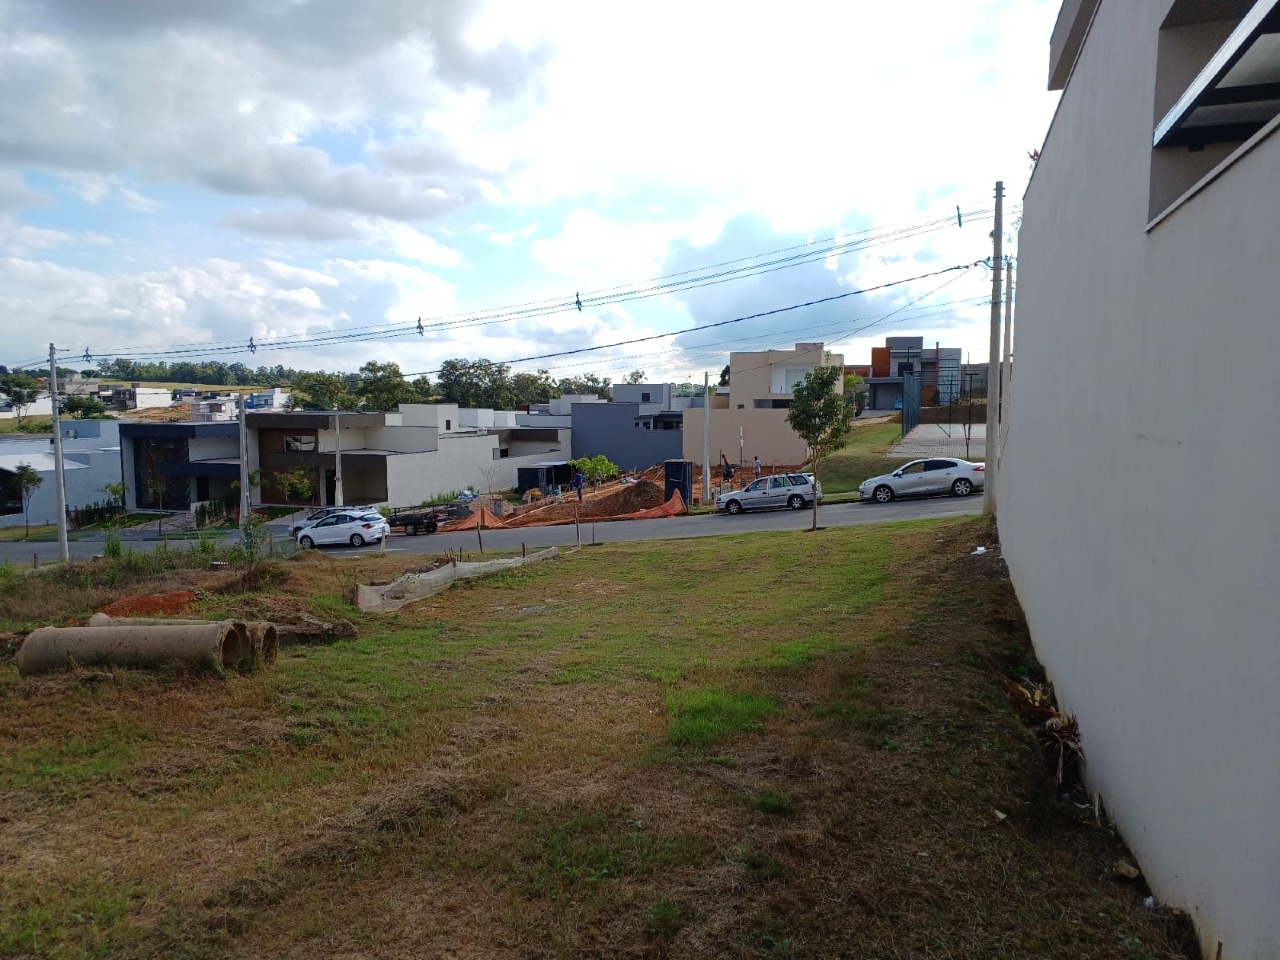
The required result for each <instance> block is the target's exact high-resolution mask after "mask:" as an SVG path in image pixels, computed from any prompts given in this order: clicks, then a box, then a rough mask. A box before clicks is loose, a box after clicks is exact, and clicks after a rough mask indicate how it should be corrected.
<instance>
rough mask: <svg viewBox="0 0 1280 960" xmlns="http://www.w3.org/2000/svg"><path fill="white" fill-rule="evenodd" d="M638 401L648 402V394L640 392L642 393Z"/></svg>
mask: <svg viewBox="0 0 1280 960" xmlns="http://www.w3.org/2000/svg"><path fill="white" fill-rule="evenodd" d="M640 402H641V403H649V402H650V401H649V394H647V393H642V394H640Z"/></svg>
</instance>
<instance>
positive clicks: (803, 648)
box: [748, 635, 845, 670]
mask: <svg viewBox="0 0 1280 960" xmlns="http://www.w3.org/2000/svg"><path fill="white" fill-rule="evenodd" d="M844 646H845V644H844V643H843V642H841V641H839V640H836V639H834V638H832V637H827V636H822V635H819V636H814V637H807V638H805V639H803V640H788V641H785V642H783V643H775V644H774V645H773V646H772V647H770V648H769V652H768V653H766V654H765V655H764V656H763V657H760V658H758V659H756V660H754V661H752V662H751V663H749V664H748V666H753V667H761V668H764V669H772V670H797V669H799V668H801V667H804V666H807V665H808V664H809V663H810V662H811V661H813V660H814V659H815V658H817V657H820V656H821V655H822V654H824V653H828V652H830V651H832V650H839V649H840V648H842V647H844Z"/></svg>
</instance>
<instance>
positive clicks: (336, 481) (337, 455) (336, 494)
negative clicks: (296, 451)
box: [333, 410, 484, 551]
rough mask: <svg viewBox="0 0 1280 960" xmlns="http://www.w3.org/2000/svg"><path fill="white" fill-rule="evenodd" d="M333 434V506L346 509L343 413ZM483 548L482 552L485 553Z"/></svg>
mask: <svg viewBox="0 0 1280 960" xmlns="http://www.w3.org/2000/svg"><path fill="white" fill-rule="evenodd" d="M333 432H334V433H335V434H336V435H337V438H338V439H337V441H336V446H335V447H334V451H335V452H334V455H333V505H334V506H335V507H345V506H346V504H345V503H343V502H342V411H341V410H335V411H334V412H333ZM483 549H484V548H483V547H482V548H481V550H482V551H483Z"/></svg>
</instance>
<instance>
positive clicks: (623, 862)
mask: <svg viewBox="0 0 1280 960" xmlns="http://www.w3.org/2000/svg"><path fill="white" fill-rule="evenodd" d="M524 816H525V819H526V824H525V826H526V827H527V828H528V831H529V832H528V834H527V835H526V836H527V840H526V842H525V844H524V845H523V847H522V849H521V850H520V851H519V853H518V854H517V856H516V858H515V860H514V862H513V863H512V864H511V874H512V876H514V877H515V878H516V879H517V881H518V883H519V885H520V886H521V888H523V890H524V891H525V892H526V893H529V894H531V895H533V896H538V897H545V898H548V899H552V900H561V899H566V900H575V899H577V898H580V897H582V896H590V892H591V888H593V887H597V886H599V885H601V884H604V883H606V882H607V881H611V880H640V879H644V878H647V877H651V876H654V875H656V874H658V873H661V872H662V871H664V870H668V869H671V868H673V867H677V866H681V865H683V864H689V863H696V862H698V861H700V860H702V859H703V858H704V857H706V856H708V855H709V854H710V853H711V852H712V849H713V848H712V846H711V845H710V843H709V842H708V841H707V840H706V839H705V838H702V837H697V836H666V835H663V834H661V833H657V832H655V831H653V830H650V829H648V828H646V826H645V825H644V824H643V823H641V822H640V821H638V820H635V819H631V818H630V816H629V813H628V812H627V811H625V810H623V809H617V810H610V811H585V812H582V813H578V814H575V815H574V816H571V817H568V818H566V819H564V820H560V821H558V822H550V823H548V822H546V821H545V820H544V819H543V818H542V817H541V816H539V815H537V814H534V813H532V812H530V811H527V812H526V813H525V815H524Z"/></svg>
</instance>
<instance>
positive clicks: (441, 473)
mask: <svg viewBox="0 0 1280 960" xmlns="http://www.w3.org/2000/svg"><path fill="white" fill-rule="evenodd" d="M246 427H247V429H248V434H249V436H248V445H249V468H250V469H251V470H259V469H260V470H261V471H262V474H261V485H260V487H259V488H258V489H257V490H255V491H254V500H255V502H263V503H284V502H286V501H298V500H299V498H298V497H296V496H295V497H290V496H288V495H287V492H286V482H285V481H286V480H287V479H288V478H289V477H291V476H292V477H297V476H299V475H300V476H301V477H302V478H304V479H305V480H306V481H307V484H308V485H309V486H310V488H311V496H310V497H309V498H302V499H303V500H305V501H307V502H311V503H314V504H316V505H328V504H332V503H334V502H335V499H336V495H337V459H338V456H339V453H340V454H341V457H342V490H343V497H342V499H343V502H344V503H348V504H351V503H362V504H382V503H388V504H391V505H394V506H411V505H414V504H418V503H421V502H423V501H426V500H429V499H432V498H434V497H436V496H439V495H440V494H443V493H447V492H449V491H454V490H460V489H463V488H466V487H472V488H478V489H489V488H491V489H493V490H505V489H510V488H512V487H514V486H515V485H516V480H517V470H518V468H520V467H522V466H531V465H533V464H535V463H540V462H542V461H544V460H547V459H557V458H558V459H564V458H566V457H568V455H569V433H570V431H569V430H568V429H567V428H564V427H560V426H555V425H549V426H546V427H542V426H521V425H519V424H518V423H517V422H516V414H515V413H514V412H512V411H507V410H487V409H473V408H460V407H458V406H457V405H456V404H447V403H440V404H417V403H415V404H401V405H400V408H399V410H398V411H397V412H395V413H342V412H337V411H319V412H312V411H289V412H272V413H258V412H249V413H248V414H247V416H246Z"/></svg>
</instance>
